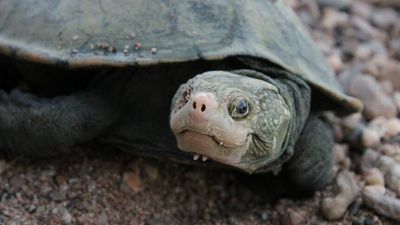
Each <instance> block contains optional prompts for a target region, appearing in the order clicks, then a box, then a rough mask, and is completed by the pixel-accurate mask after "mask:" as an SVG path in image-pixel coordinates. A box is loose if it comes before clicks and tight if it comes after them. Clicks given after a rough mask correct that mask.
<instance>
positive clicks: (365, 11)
mask: <svg viewBox="0 0 400 225" xmlns="http://www.w3.org/2000/svg"><path fill="white" fill-rule="evenodd" d="M351 11H352V12H353V14H355V15H358V16H361V17H363V18H365V19H369V18H370V16H371V14H372V13H371V12H372V7H371V5H370V4H368V3H367V2H364V1H355V2H354V3H353V4H352V9H351Z"/></svg>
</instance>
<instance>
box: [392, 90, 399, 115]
mask: <svg viewBox="0 0 400 225" xmlns="http://www.w3.org/2000/svg"><path fill="white" fill-rule="evenodd" d="M393 99H394V103H395V104H396V107H397V111H398V112H400V91H396V92H395V93H394V95H393Z"/></svg>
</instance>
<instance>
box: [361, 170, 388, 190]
mask: <svg viewBox="0 0 400 225" xmlns="http://www.w3.org/2000/svg"><path fill="white" fill-rule="evenodd" d="M364 180H365V182H366V183H367V184H368V185H383V186H384V185H385V180H384V178H383V174H382V172H381V171H380V170H378V169H377V168H371V169H369V170H368V171H367V172H366V173H365V174H364Z"/></svg>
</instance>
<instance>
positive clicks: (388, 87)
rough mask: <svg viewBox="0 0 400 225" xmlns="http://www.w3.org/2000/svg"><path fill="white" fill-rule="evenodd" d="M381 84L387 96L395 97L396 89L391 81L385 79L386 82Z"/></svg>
mask: <svg viewBox="0 0 400 225" xmlns="http://www.w3.org/2000/svg"><path fill="white" fill-rule="evenodd" d="M379 83H380V85H381V87H382V89H383V90H384V91H385V94H387V95H389V96H390V95H393V92H394V87H393V84H392V82H391V81H390V80H386V79H385V80H382V81H380V82H379Z"/></svg>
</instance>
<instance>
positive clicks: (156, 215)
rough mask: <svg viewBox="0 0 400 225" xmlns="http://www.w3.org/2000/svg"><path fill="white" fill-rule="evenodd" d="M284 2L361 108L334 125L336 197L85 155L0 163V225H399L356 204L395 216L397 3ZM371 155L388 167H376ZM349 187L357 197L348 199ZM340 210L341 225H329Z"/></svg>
mask: <svg viewBox="0 0 400 225" xmlns="http://www.w3.org/2000/svg"><path fill="white" fill-rule="evenodd" d="M286 2H287V3H288V4H289V5H290V6H291V7H293V8H294V9H295V11H296V13H298V15H299V16H300V17H301V19H302V21H303V22H304V23H305V24H306V26H307V27H308V28H309V30H310V32H311V33H312V37H313V38H314V39H315V40H316V42H317V44H318V46H319V47H320V48H321V50H322V51H323V53H324V54H325V55H326V57H327V59H328V61H329V63H330V64H331V65H332V67H333V68H334V69H335V72H336V73H337V74H338V78H339V79H340V80H341V81H342V83H343V85H344V87H345V89H346V91H347V92H349V93H351V94H353V95H355V96H357V97H359V98H360V99H361V100H363V102H364V103H365V104H366V108H365V110H364V111H363V113H362V114H356V115H352V116H349V117H346V118H339V117H336V116H334V115H331V116H330V120H331V121H332V124H333V127H334V129H335V135H336V140H337V142H338V145H336V147H335V150H334V152H335V153H336V154H335V155H336V159H337V163H336V166H335V168H334V170H335V172H336V174H343V171H350V175H349V177H350V178H348V179H347V178H346V179H344V184H343V185H342V187H345V188H342V192H340V190H341V189H340V188H339V189H338V188H336V187H337V184H336V183H337V182H338V181H332V184H331V185H329V186H328V187H327V188H326V189H325V190H323V191H321V192H317V193H315V194H314V196H312V197H309V198H301V199H298V198H288V197H284V198H276V196H277V195H275V193H274V192H273V190H274V188H272V189H271V191H269V189H268V188H267V190H264V191H260V190H259V189H260V188H258V189H257V188H254V185H253V186H252V185H249V182H248V179H246V178H244V177H243V176H242V175H238V174H234V173H232V172H229V171H218V170H209V169H205V168H194V167H191V166H186V165H179V164H176V163H174V162H170V161H168V160H159V159H147V158H141V157H136V156H132V155H128V154H126V153H123V152H119V151H117V150H115V149H113V148H112V147H101V148H89V147H88V148H85V149H76V150H75V151H74V153H72V154H70V155H66V156H64V157H62V158H59V159H51V160H30V159H25V158H16V159H13V160H8V161H0V172H1V176H0V181H1V182H0V224H10V225H11V224H65V225H73V224H96V225H103V224H149V225H161V224H282V225H296V224H321V225H323V224H326V225H328V224H360V225H361V224H365V225H370V224H377V225H378V224H396V221H395V220H393V219H388V218H387V217H386V216H381V215H380V214H382V213H380V214H378V213H377V212H379V210H377V209H372V210H370V209H369V208H371V206H370V205H368V204H365V199H364V198H363V197H362V196H363V193H365V191H366V190H369V191H370V192H372V193H378V194H381V196H387V197H388V198H389V199H390V203H387V204H386V203H385V204H386V205H385V204H384V205H383V207H384V209H386V211H387V212H388V211H393V213H394V214H396V213H397V212H399V214H400V208H399V207H400V203H398V202H396V201H398V199H397V197H396V196H399V195H400V190H399V188H398V187H400V182H399V180H400V174H399V173H400V170H397V171H396V170H394V169H391V168H398V167H400V146H399V142H400V135H399V133H400V120H399V119H398V115H399V111H400V67H399V65H400V63H399V61H400V10H398V9H399V7H400V3H399V1H396V0H392V1H391V0H386V1H372V0H371V1H361V0H359V1H356V0H354V1H351V0H336V1H327V0H319V1H315V0H307V1H306V0H298V1H296V0H291V1H290V0H287V1H286ZM396 7H397V9H396ZM374 154H375V155H378V156H379V157H380V159H382V158H384V159H385V160H386V161H385V162H390V163H392V164H390V163H389V164H388V165H389V166H387V167H384V166H381V164H377V163H376V162H377V161H379V160H378V159H376V158H374V157H372V156H374ZM371 155H372V156H371ZM369 156H371V157H372V158H374V159H371V157H370V158H368V157H369ZM385 157H386V158H385ZM385 165H386V164H385ZM338 176H341V175H338ZM344 177H345V176H344ZM265 179H268V178H265ZM352 181H354V182H355V183H356V186H357V187H358V189H357V188H356V189H357V190H353V191H354V194H351V193H350V192H351V191H350V192H349V193H350V194H349V193H344V192H346V191H344V192H343V190H350V189H352V188H351V185H350V184H349V183H351V182H352ZM339 183H340V182H339ZM266 185H269V183H268V182H267V183H266ZM273 185H274V184H273V183H272V182H271V186H273ZM339 186H340V185H339ZM346 188H347V189H346ZM277 190H278V191H277V193H278V192H279V188H278V189H277ZM337 190H339V192H338V191H337ZM265 192H268V193H265ZM338 193H339V197H340V196H342V198H344V199H348V200H349V201H348V202H347V203H346V202H345V203H343V201H342V200H340V199H339V197H337V198H336V200H335V201H337V202H334V203H335V204H334V205H333V207H332V206H329V207H331V208H329V207H328V211H329V212H328V213H326V212H325V213H324V212H322V213H321V208H323V207H321V205H323V204H325V203H326V202H325V203H321V202H324V201H326V197H329V196H335V195H336V196H337V195H338ZM343 193H344V194H343ZM340 194H342V195H340ZM271 196H272V197H271ZM273 196H275V198H274V197H273ZM396 204H397V205H396ZM368 206H369V207H368ZM385 207H388V208H385ZM396 207H397V208H396ZM372 208H373V207H372ZM341 209H343V212H342V213H339V217H338V219H334V220H328V219H327V218H330V216H332V212H333V211H335V210H339V211H340V210H341ZM322 211H323V210H322ZM325 211H326V209H325ZM399 214H397V215H399ZM389 216H390V215H389ZM392 217H393V216H392ZM397 223H398V224H400V222H397Z"/></svg>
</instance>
